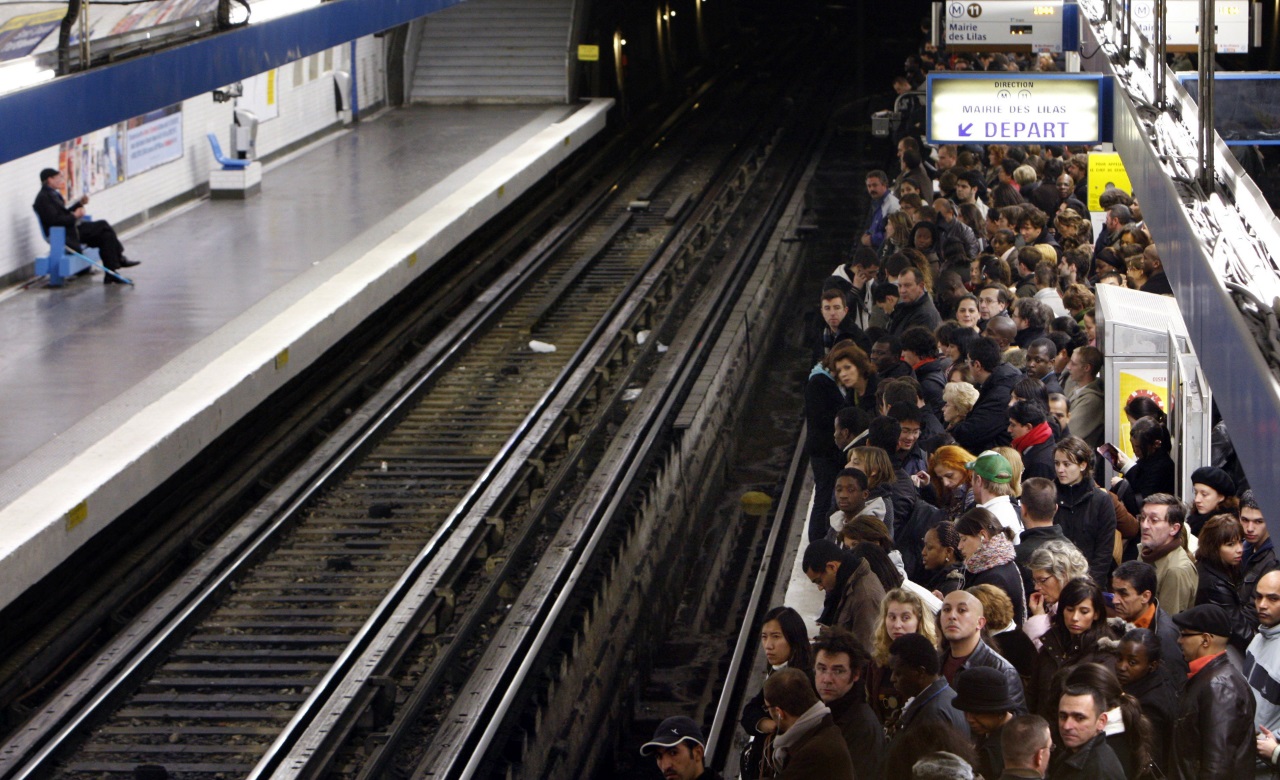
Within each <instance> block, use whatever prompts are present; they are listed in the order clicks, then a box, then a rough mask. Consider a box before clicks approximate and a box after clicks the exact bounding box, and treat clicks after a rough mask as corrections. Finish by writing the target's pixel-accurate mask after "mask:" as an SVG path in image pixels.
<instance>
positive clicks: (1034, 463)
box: [1020, 439, 1057, 482]
mask: <svg viewBox="0 0 1280 780" xmlns="http://www.w3.org/2000/svg"><path fill="white" fill-rule="evenodd" d="M1056 445H1057V442H1055V441H1054V440H1053V439H1049V440H1048V441H1042V442H1040V443H1039V444H1033V445H1032V446H1030V447H1027V448H1026V449H1025V450H1023V451H1022V452H1021V453H1020V454H1021V455H1022V467H1023V469H1022V481H1023V482H1026V481H1027V480H1029V479H1031V478H1032V477H1043V478H1045V479H1047V480H1050V481H1053V480H1054V479H1056V478H1057V472H1056V471H1054V470H1053V448H1054V447H1055V446H1056Z"/></svg>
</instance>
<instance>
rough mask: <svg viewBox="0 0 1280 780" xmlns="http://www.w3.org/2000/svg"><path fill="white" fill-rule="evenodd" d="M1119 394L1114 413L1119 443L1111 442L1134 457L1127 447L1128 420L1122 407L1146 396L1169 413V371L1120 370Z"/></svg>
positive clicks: (1158, 369) (1162, 369)
mask: <svg viewBox="0 0 1280 780" xmlns="http://www.w3.org/2000/svg"><path fill="white" fill-rule="evenodd" d="M1119 373H1120V393H1119V394H1118V396H1117V397H1116V403H1117V404H1119V406H1120V408H1119V409H1118V410H1117V411H1116V419H1117V420H1119V421H1120V432H1119V434H1118V435H1117V438H1118V439H1119V441H1113V442H1111V443H1112V444H1114V445H1116V447H1118V448H1119V449H1120V450H1122V451H1123V452H1124V454H1126V455H1128V456H1129V457H1131V458H1132V457H1136V456H1135V455H1134V452H1133V447H1131V446H1130V445H1129V418H1128V417H1126V416H1125V413H1124V407H1125V404H1127V403H1129V402H1130V401H1131V400H1133V399H1134V398H1137V397H1138V396H1144V395H1145V396H1147V397H1148V398H1151V399H1153V400H1155V402H1156V403H1157V404H1159V405H1160V409H1161V410H1162V411H1163V412H1164V413H1165V414H1168V413H1169V369H1168V368H1121V369H1120V372H1119Z"/></svg>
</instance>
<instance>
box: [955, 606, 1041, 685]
mask: <svg viewBox="0 0 1280 780" xmlns="http://www.w3.org/2000/svg"><path fill="white" fill-rule="evenodd" d="M968 591H969V593H970V594H972V595H973V597H974V598H976V599H977V600H978V601H980V602H982V616H983V617H984V618H986V620H987V625H986V628H984V629H982V641H984V642H986V643H987V644H988V645H990V646H991V648H992V649H993V650H995V651H996V652H997V653H999V654H1000V656H1001V657H1002V658H1004V659H1005V660H1006V661H1008V662H1009V663H1011V664H1013V668H1014V669H1017V670H1018V674H1019V675H1021V676H1023V677H1026V678H1030V677H1031V673H1032V672H1033V671H1034V670H1035V664H1036V649H1037V648H1036V646H1035V645H1034V644H1032V642H1031V640H1030V639H1027V635H1026V634H1024V633H1022V632H1021V631H1019V630H1018V625H1017V624H1016V623H1015V622H1014V620H1013V601H1012V600H1010V599H1009V594H1008V593H1005V592H1004V591H1003V590H1001V589H1000V588H997V587H996V586H995V585H991V584H989V583H988V584H983V585H974V586H973V587H971V588H968Z"/></svg>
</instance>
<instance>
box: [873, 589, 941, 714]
mask: <svg viewBox="0 0 1280 780" xmlns="http://www.w3.org/2000/svg"><path fill="white" fill-rule="evenodd" d="M936 625H937V621H936V619H935V618H934V615H933V613H932V612H931V611H930V610H929V609H928V607H926V606H925V605H924V601H923V600H922V599H921V598H920V596H919V595H917V594H916V593H915V592H914V591H911V590H907V589H905V588H894V589H893V590H891V591H889V592H888V593H886V594H885V596H884V600H883V601H881V602H880V614H879V616H878V617H877V618H876V630H875V641H874V644H873V645H872V651H871V664H870V665H869V667H868V671H867V702H868V703H869V704H870V705H871V709H872V711H873V712H875V714H876V718H878V719H879V720H880V722H881V723H883V724H885V725H886V726H887V725H889V724H892V723H895V722H897V719H898V715H899V713H901V711H902V706H903V705H904V704H906V702H907V698H908V697H907V696H905V695H903V694H902V692H901V691H899V690H898V689H897V688H895V687H894V685H893V680H892V674H891V672H892V669H891V668H890V665H889V647H890V645H892V644H893V643H894V641H895V640H897V639H898V638H899V637H904V636H906V635H907V634H920V635H922V636H923V637H924V638H925V639H926V640H928V642H929V644H930V645H931V646H932V647H933V648H934V651H935V653H936V651H937V646H938V636H937V629H936Z"/></svg>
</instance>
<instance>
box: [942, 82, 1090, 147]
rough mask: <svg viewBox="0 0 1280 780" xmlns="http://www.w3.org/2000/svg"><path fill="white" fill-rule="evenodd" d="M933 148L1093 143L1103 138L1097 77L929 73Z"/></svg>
mask: <svg viewBox="0 0 1280 780" xmlns="http://www.w3.org/2000/svg"><path fill="white" fill-rule="evenodd" d="M927 95H928V106H927V115H926V127H927V131H928V136H929V142H930V143H933V144H968V143H974V144H988V143H1005V144H1046V143H1048V144H1063V143H1067V144H1094V143H1098V142H1099V141H1101V140H1102V76H1101V74H1096V73H1059V74H1046V73H1036V74H1022V73H1014V72H1009V73H1000V74H991V73H931V74H930V75H929V80H928V85H927Z"/></svg>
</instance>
